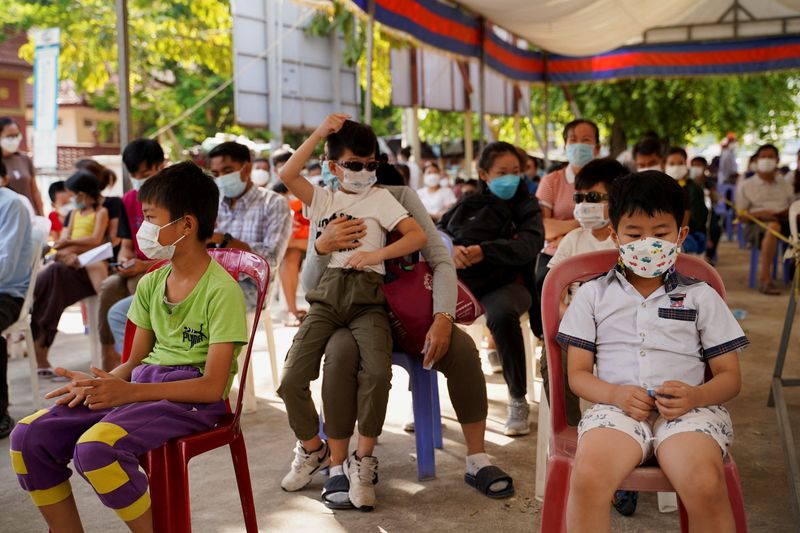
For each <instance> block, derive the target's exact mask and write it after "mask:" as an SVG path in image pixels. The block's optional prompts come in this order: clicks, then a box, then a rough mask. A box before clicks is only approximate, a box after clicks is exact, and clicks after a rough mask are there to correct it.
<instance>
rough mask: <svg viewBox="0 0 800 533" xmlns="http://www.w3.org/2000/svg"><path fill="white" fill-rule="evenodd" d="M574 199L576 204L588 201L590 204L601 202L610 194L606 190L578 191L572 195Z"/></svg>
mask: <svg viewBox="0 0 800 533" xmlns="http://www.w3.org/2000/svg"><path fill="white" fill-rule="evenodd" d="M572 199H573V200H574V201H575V203H576V204H581V203H583V202H588V203H590V204H599V203H600V202H605V201H607V200H608V195H607V194H606V193H604V192H597V191H589V192H576V193H574V194H573V195H572Z"/></svg>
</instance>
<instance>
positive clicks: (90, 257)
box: [78, 242, 114, 267]
mask: <svg viewBox="0 0 800 533" xmlns="http://www.w3.org/2000/svg"><path fill="white" fill-rule="evenodd" d="M113 256H114V251H113V250H112V248H111V243H110V242H106V243H103V244H101V245H100V246H98V247H97V248H92V249H91V250H89V251H87V252H83V253H82V254H81V255H79V256H78V262H79V263H80V265H81V266H82V267H85V266H87V265H91V264H93V263H99V262H100V261H105V260H106V259H111V258H112V257H113Z"/></svg>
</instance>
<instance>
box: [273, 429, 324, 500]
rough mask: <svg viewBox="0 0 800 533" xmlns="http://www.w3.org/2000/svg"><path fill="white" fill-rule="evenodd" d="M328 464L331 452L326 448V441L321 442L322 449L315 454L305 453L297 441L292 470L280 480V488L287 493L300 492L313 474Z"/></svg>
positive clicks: (309, 481)
mask: <svg viewBox="0 0 800 533" xmlns="http://www.w3.org/2000/svg"><path fill="white" fill-rule="evenodd" d="M330 464H331V451H330V448H328V441H322V448H321V449H319V450H317V451H316V452H307V451H306V449H305V448H303V444H302V443H301V442H300V441H297V445H295V447H294V460H293V461H292V468H291V470H289V473H288V474H286V475H285V476H284V477H283V480H281V488H282V489H283V490H285V491H287V492H294V491H296V490H300V489H302V488H303V487H305V486H306V485H308V484H309V483H311V480H312V479H313V477H314V474H316V473H317V472H319V471H320V470H321V469H323V468H327V467H328V466H329V465H330Z"/></svg>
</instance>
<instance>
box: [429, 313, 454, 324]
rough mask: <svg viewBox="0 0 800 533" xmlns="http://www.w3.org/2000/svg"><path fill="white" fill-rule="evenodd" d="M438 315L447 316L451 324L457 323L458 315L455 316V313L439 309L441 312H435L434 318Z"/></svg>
mask: <svg viewBox="0 0 800 533" xmlns="http://www.w3.org/2000/svg"><path fill="white" fill-rule="evenodd" d="M436 315H442V316H443V317H445V318H446V319H447V320H449V321H450V323H451V324H454V323H455V321H456V317H454V316H453V315H451V314H450V313H446V312H444V311H439V312H437V313H433V318H436Z"/></svg>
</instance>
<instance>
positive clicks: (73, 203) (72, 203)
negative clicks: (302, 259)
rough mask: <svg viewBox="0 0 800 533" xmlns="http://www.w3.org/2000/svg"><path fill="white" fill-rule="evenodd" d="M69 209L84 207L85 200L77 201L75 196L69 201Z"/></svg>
mask: <svg viewBox="0 0 800 533" xmlns="http://www.w3.org/2000/svg"><path fill="white" fill-rule="evenodd" d="M68 205H69V210H70V211H72V210H75V209H86V202H79V201H77V200H76V199H75V198H73V199H72V200H70V201H69V204H68Z"/></svg>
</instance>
